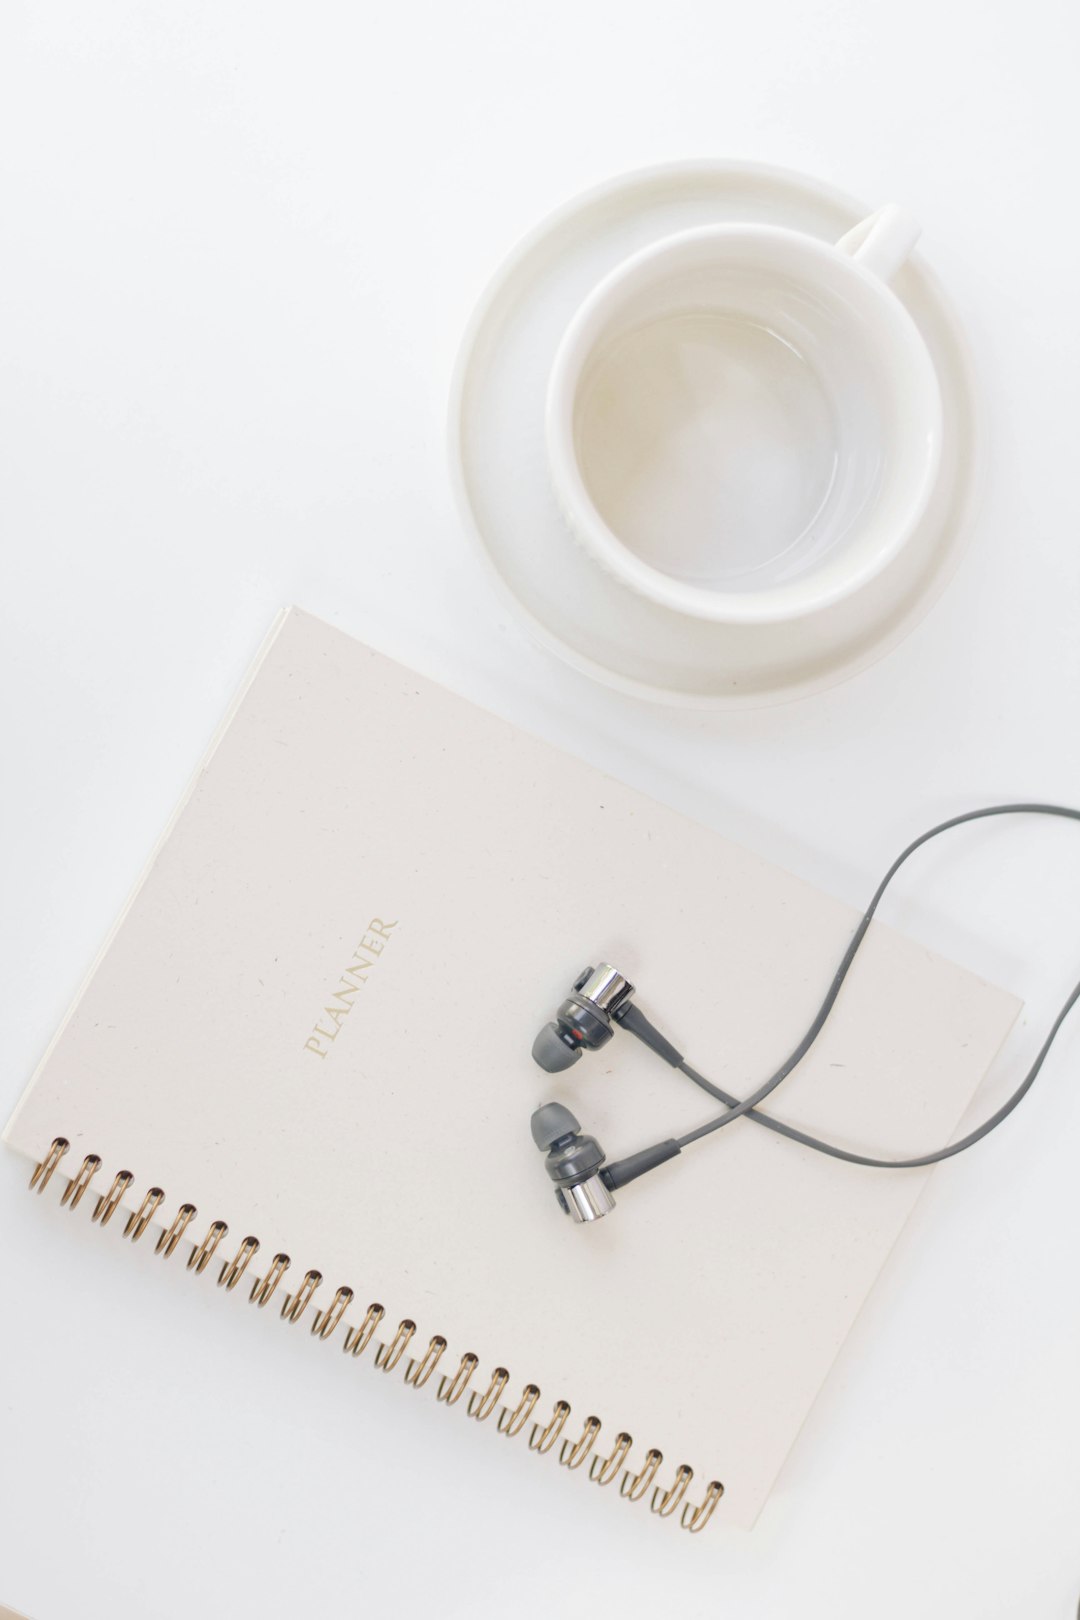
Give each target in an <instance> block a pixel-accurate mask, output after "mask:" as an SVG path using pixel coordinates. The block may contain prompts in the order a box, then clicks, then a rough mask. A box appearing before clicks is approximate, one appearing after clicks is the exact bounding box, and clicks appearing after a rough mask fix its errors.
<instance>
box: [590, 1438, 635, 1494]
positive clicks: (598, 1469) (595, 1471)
mask: <svg viewBox="0 0 1080 1620" xmlns="http://www.w3.org/2000/svg"><path fill="white" fill-rule="evenodd" d="M633 1443H634V1441H633V1436H632V1435H629V1434H626V1433H625V1432H621V1433H619V1434H617V1435H616V1436H615V1444H614V1445H613V1446H612V1448H611V1456H610V1457H594V1458H593V1460H592V1462H591V1463H590V1464H589V1478H590V1479H591V1480H592V1481H593V1483H594V1484H595V1485H610V1484H611V1482H612V1480H613V1479H614V1478H615V1475H616V1474H617V1473H618V1472H619V1469H620V1468H621V1467H622V1464H623V1461H624V1460H625V1457H626V1454H627V1452H628V1451H629V1450H630V1447H631V1446H632V1445H633Z"/></svg>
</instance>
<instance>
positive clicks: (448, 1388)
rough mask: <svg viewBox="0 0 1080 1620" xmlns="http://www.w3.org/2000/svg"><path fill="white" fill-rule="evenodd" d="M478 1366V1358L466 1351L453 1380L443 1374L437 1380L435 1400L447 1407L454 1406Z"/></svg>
mask: <svg viewBox="0 0 1080 1620" xmlns="http://www.w3.org/2000/svg"><path fill="white" fill-rule="evenodd" d="M479 1365H480V1357H479V1356H474V1355H473V1353H472V1351H471V1350H466V1352H465V1354H464V1355H463V1356H462V1358H461V1365H460V1366H459V1367H458V1370H457V1372H456V1373H455V1374H454V1376H453V1378H447V1377H446V1375H445V1374H444V1375H443V1376H442V1377H441V1378H440V1379H439V1388H438V1391H437V1393H436V1396H435V1399H436V1400H437V1401H445V1403H446V1405H447V1406H456V1405H457V1403H458V1401H460V1399H461V1397H462V1396H463V1395H464V1393H465V1391H466V1390H467V1389H468V1387H469V1379H470V1378H471V1377H472V1375H473V1373H474V1372H475V1371H476V1369H477V1367H479Z"/></svg>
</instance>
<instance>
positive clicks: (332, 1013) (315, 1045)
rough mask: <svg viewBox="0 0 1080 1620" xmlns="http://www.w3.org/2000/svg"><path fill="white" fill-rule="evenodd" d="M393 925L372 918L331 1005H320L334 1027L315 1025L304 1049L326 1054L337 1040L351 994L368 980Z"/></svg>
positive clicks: (316, 1053)
mask: <svg viewBox="0 0 1080 1620" xmlns="http://www.w3.org/2000/svg"><path fill="white" fill-rule="evenodd" d="M396 927H397V922H396V921H395V922H384V921H383V920H382V918H381V917H372V919H371V921H370V922H369V923H368V925H367V932H366V933H365V934H364V936H363V938H362V939H361V941H360V943H359V945H357V947H356V949H355V950H354V951H353V960H352V961H351V962H350V963H349V965H348V967H347V968H346V969H345V971H344V973H343V974H342V975H341V979H340V981H339V982H338V986H337V989H336V990H334V992H333V995H332V997H331V1001H330V1004H329V1005H328V1006H325V1007H324V1008H323V1017H324V1018H325V1019H326V1021H327V1022H328V1023H329V1024H331V1025H332V1026H333V1027H332V1028H331V1029H324V1028H323V1027H322V1025H321V1024H316V1025H315V1028H314V1029H313V1030H312V1032H311V1034H310V1035H309V1036H308V1038H307V1040H306V1041H305V1042H304V1051H305V1052H314V1054H315V1056H316V1057H320V1058H325V1057H328V1056H329V1043H330V1042H331V1041H336V1040H337V1038H338V1035H339V1034H340V1032H341V1024H342V1020H343V1019H345V1018H347V1017H348V1016H349V1014H350V1013H351V1012H352V1010H353V1005H354V1002H353V997H354V996H355V995H356V992H357V990H358V989H359V988H360V986H361V985H362V984H366V983H367V981H368V974H369V973H370V972H371V969H372V967H373V966H374V965H375V962H376V961H377V960H378V958H379V957H380V956H381V955H382V953H383V951H384V950H385V949H386V942H387V940H388V939H389V938H390V935H391V933H392V931H393V930H394V929H395V928H396Z"/></svg>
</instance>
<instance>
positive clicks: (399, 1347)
mask: <svg viewBox="0 0 1080 1620" xmlns="http://www.w3.org/2000/svg"><path fill="white" fill-rule="evenodd" d="M415 1332H416V1323H415V1322H410V1321H409V1319H408V1317H406V1318H405V1320H404V1322H399V1323H398V1328H397V1332H396V1333H395V1334H394V1337H393V1338H392V1339H391V1341H390V1343H389V1344H380V1346H379V1348H378V1349H377V1350H376V1352H375V1365H376V1367H378V1369H379V1371H380V1372H387V1373H388V1372H393V1370H394V1368H395V1367H396V1366H397V1364H398V1362H399V1361H400V1360H401V1358H402V1356H403V1355H404V1354H405V1346H406V1345H407V1344H408V1342H409V1340H410V1339H411V1338H412V1336H413V1334H414V1333H415Z"/></svg>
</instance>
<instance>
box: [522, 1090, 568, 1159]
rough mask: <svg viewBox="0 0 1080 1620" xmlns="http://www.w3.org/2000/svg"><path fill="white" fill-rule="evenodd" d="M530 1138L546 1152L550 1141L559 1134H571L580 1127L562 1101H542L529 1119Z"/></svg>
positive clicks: (542, 1151) (556, 1138)
mask: <svg viewBox="0 0 1080 1620" xmlns="http://www.w3.org/2000/svg"><path fill="white" fill-rule="evenodd" d="M529 1129H530V1130H531V1131H532V1139H533V1141H534V1142H535V1143H536V1145H537V1147H538V1148H539V1149H540V1151H541V1153H546V1152H547V1150H548V1148H549V1147H550V1146H551V1144H552V1142H557V1141H558V1140H559V1137H560V1136H573V1135H574V1133H575V1132H576V1131H579V1130H580V1129H581V1126H580V1125H579V1124H578V1122H577V1120H576V1119H575V1118H574V1116H573V1114H572V1113H571V1112H570V1110H569V1108H566V1107H564V1105H563V1104H562V1103H557V1102H549V1103H542V1104H541V1105H540V1107H539V1108H538V1109H537V1110H536V1112H535V1113H534V1114H533V1117H532V1119H530V1121H529Z"/></svg>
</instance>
